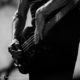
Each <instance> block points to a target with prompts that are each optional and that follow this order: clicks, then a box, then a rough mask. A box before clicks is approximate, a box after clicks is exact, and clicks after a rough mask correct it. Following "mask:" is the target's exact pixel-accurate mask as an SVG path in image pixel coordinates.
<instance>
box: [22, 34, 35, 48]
mask: <svg viewBox="0 0 80 80" xmlns="http://www.w3.org/2000/svg"><path fill="white" fill-rule="evenodd" d="M33 38H34V37H33V36H32V37H31V38H30V39H29V40H28V42H27V41H26V42H25V43H24V44H25V45H24V44H23V45H22V48H23V49H26V48H28V47H29V45H31V43H33Z"/></svg>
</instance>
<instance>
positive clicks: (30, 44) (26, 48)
mask: <svg viewBox="0 0 80 80" xmlns="http://www.w3.org/2000/svg"><path fill="white" fill-rule="evenodd" d="M32 45H33V42H32V41H31V42H30V43H29V45H27V46H26V47H25V48H23V50H24V51H25V50H28V49H29V48H30V46H32Z"/></svg>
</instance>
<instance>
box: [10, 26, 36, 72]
mask: <svg viewBox="0 0 80 80" xmlns="http://www.w3.org/2000/svg"><path fill="white" fill-rule="evenodd" d="M19 42H20V47H19V49H20V50H22V52H21V58H20V59H17V60H16V59H14V58H13V60H14V65H15V67H17V68H18V69H19V71H20V72H22V73H26V72H28V71H25V70H23V69H24V67H25V66H26V68H27V70H29V67H30V64H31V60H32V58H33V57H34V55H35V54H36V45H35V43H34V29H33V28H32V27H27V28H26V29H25V30H24V31H23V34H22V37H21V38H20V40H19ZM9 52H10V51H9ZM10 53H11V52H10ZM11 54H12V53H11ZM13 54H14V53H13ZM15 54H17V53H15Z"/></svg>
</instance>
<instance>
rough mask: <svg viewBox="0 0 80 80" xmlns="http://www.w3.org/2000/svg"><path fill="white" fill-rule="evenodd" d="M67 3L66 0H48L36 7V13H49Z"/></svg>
mask: <svg viewBox="0 0 80 80" xmlns="http://www.w3.org/2000/svg"><path fill="white" fill-rule="evenodd" d="M66 3H67V0H49V1H48V2H47V3H45V4H44V5H43V6H41V7H40V8H38V9H37V11H36V14H40V13H41V14H43V15H44V16H45V15H49V14H50V13H51V12H53V11H55V10H56V9H58V8H60V7H62V6H64V5H65V4H66Z"/></svg>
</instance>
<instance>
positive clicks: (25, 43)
mask: <svg viewBox="0 0 80 80" xmlns="http://www.w3.org/2000/svg"><path fill="white" fill-rule="evenodd" d="M32 38H34V36H33V35H32V36H31V37H30V38H29V39H28V40H27V41H25V42H24V43H23V44H22V47H25V46H26V45H27V44H28V43H29V42H30V40H31V39H32Z"/></svg>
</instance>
